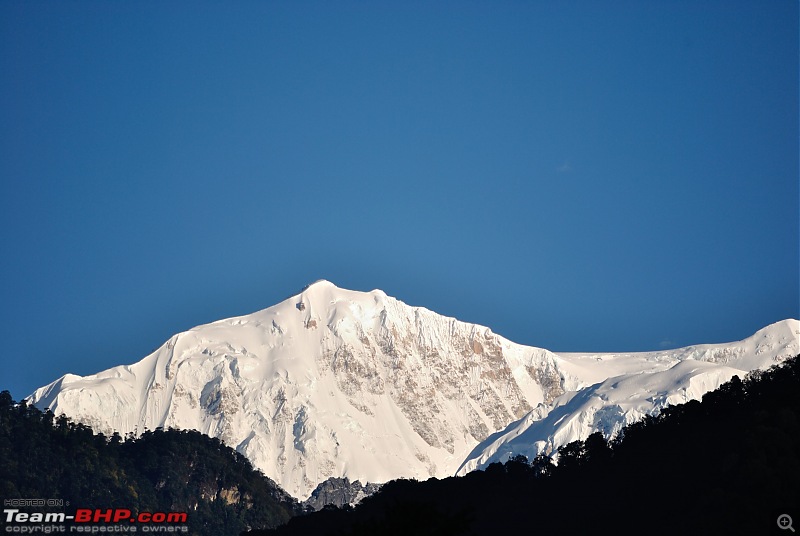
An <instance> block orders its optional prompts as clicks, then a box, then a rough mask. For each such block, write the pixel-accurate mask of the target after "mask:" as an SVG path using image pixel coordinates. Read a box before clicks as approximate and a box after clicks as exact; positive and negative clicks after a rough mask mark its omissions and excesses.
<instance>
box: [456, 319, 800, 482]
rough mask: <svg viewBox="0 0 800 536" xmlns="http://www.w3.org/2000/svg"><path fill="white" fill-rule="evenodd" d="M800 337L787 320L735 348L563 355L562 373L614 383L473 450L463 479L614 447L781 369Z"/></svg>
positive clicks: (570, 397)
mask: <svg viewBox="0 0 800 536" xmlns="http://www.w3.org/2000/svg"><path fill="white" fill-rule="evenodd" d="M798 335H800V323H798V321H796V320H784V321H781V322H777V323H775V324H772V325H771V326H768V327H766V328H764V329H762V330H759V331H758V332H757V333H756V334H754V335H753V336H752V337H749V338H747V339H745V340H743V341H739V342H733V343H726V344H717V345H710V344H708V345H700V346H690V347H687V348H680V349H677V350H670V351H664V352H651V353H640V354H620V355H615V354H594V355H593V354H562V355H561V356H560V357H561V358H562V359H564V360H565V361H566V362H567V363H568V364H566V363H562V364H561V368H562V369H565V370H571V371H572V372H573V373H574V374H576V375H578V376H580V377H583V378H591V377H594V378H595V379H596V378H599V377H600V376H597V374H598V373H600V375H601V376H602V373H603V372H608V373H611V374H614V375H612V376H611V377H608V378H606V379H603V380H602V381H599V382H598V383H595V384H593V385H589V386H586V387H584V388H582V389H579V390H576V391H569V392H566V393H564V394H563V395H561V396H560V397H558V398H556V399H555V400H554V401H553V403H552V404H550V405H544V404H542V405H540V406H537V407H536V408H534V409H533V410H532V411H531V412H529V413H528V414H527V415H525V417H523V418H522V419H520V420H518V421H516V422H513V423H511V424H510V425H509V426H507V427H506V428H505V430H503V431H502V432H499V433H496V434H493V435H492V436H491V437H489V438H487V439H486V440H485V441H483V442H481V444H479V445H478V446H477V447H475V449H474V450H473V451H472V453H471V454H470V455H469V456H468V457H467V459H466V460H465V461H464V463H463V464H462V465H461V467H459V469H458V472H457V474H465V473H467V472H469V471H472V470H474V469H480V468H484V467H486V466H487V465H489V464H491V463H493V462H498V461H499V462H505V461H506V460H508V459H510V458H511V457H513V456H515V455H517V454H523V455H525V456H527V457H528V458H530V459H533V458H534V457H535V456H536V455H538V454H542V453H543V454H548V455H551V454H553V453H554V452H555V450H556V449H558V447H560V446H562V445H566V444H568V443H570V442H571V441H575V440H579V439H580V440H583V439H586V438H587V437H589V435H590V434H591V433H592V432H596V431H599V432H602V433H603V435H604V436H605V437H606V438H609V439H610V438H612V437H614V436H615V435H616V433H617V432H619V430H620V429H622V427H623V426H625V425H628V424H631V423H633V422H636V421H638V420H640V419H641V418H642V417H644V416H645V415H654V414H657V413H658V412H659V411H660V410H661V409H662V408H664V407H666V406H671V405H674V404H681V403H684V402H688V401H689V400H699V399H700V398H702V396H703V395H704V394H705V393H707V392H709V391H712V390H714V389H716V388H717V387H719V386H720V385H722V384H723V383H725V382H727V381H728V380H730V379H731V378H732V377H733V376H740V377H744V376H745V375H746V373H747V372H749V371H751V370H755V369H765V368H767V367H769V366H770V365H772V364H775V363H780V362H783V361H784V360H786V359H788V358H789V357H791V356H793V355H795V354H797V352H798V349H800V345H798ZM640 360H644V363H639V361H640ZM623 371H625V372H623ZM620 372H622V373H621V374H619V373H620Z"/></svg>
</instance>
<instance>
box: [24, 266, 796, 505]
mask: <svg viewBox="0 0 800 536" xmlns="http://www.w3.org/2000/svg"><path fill="white" fill-rule="evenodd" d="M798 333H800V325H799V323H798V322H797V321H796V320H787V321H783V322H780V323H778V324H774V325H772V326H769V327H768V328H765V329H764V330H762V331H760V332H759V333H757V334H756V335H755V336H754V337H752V338H750V339H747V340H745V341H742V342H740V343H731V344H726V345H711V346H702V347H700V346H698V347H691V348H685V349H680V350H672V351H666V352H654V353H642V354H629V355H611V354H596V355H593V354H561V355H556V354H554V353H552V352H549V351H547V350H544V349H540V348H533V347H527V346H522V345H517V344H514V343H512V342H510V341H508V340H506V339H504V338H502V337H500V336H498V335H496V334H494V333H492V332H491V330H490V329H488V328H485V327H482V326H478V325H474V324H468V323H464V322H460V321H458V320H455V319H453V318H447V317H443V316H440V315H437V314H435V313H433V312H431V311H429V310H427V309H424V308H420V307H411V306H408V305H406V304H404V303H402V302H400V301H398V300H396V299H394V298H391V297H389V296H387V295H386V294H385V293H383V292H381V291H379V290H374V291H372V292H356V291H350V290H344V289H340V288H337V287H336V286H334V285H333V284H331V283H329V282H327V281H318V282H316V283H314V284H313V285H310V286H309V287H307V288H306V289H305V290H303V291H302V292H301V293H300V294H298V295H296V296H293V297H291V298H289V299H287V300H285V301H283V302H281V303H279V304H277V305H275V306H273V307H270V308H268V309H264V310H263V311H259V312H256V313H253V314H250V315H246V316H241V317H236V318H231V319H227V320H220V321H218V322H213V323H211V324H207V325H204V326H199V327H197V328H194V329H191V330H189V331H186V332H184V333H180V334H178V335H175V336H173V337H172V338H170V339H169V340H168V341H167V342H166V343H164V345H163V346H161V347H160V348H159V349H158V350H156V351H155V352H153V353H152V354H150V355H149V356H147V357H145V358H144V359H142V360H141V361H139V362H138V363H135V364H133V365H126V366H118V367H114V368H111V369H109V370H106V371H104V372H100V373H98V374H96V375H92V376H86V377H80V376H75V375H71V374H67V375H65V376H63V377H62V378H60V379H58V380H57V381H55V382H53V383H51V384H50V385H47V386H45V387H42V388H40V389H37V390H36V391H35V392H34V393H33V394H32V395H31V397H30V400H31V401H32V402H33V403H35V404H36V405H37V406H38V407H40V408H50V409H51V410H53V412H55V413H57V414H61V413H64V414H66V415H68V416H70V417H72V418H73V419H75V420H77V421H80V422H83V423H86V424H89V425H91V426H92V427H93V428H94V429H95V430H97V431H102V432H104V433H111V432H112V431H117V432H119V433H120V434H123V435H125V434H128V433H130V432H133V433H141V432H143V431H144V430H145V429H154V428H157V427H160V426H161V427H176V428H184V429H187V428H192V429H196V430H200V431H201V432H204V433H206V434H208V435H211V436H215V437H219V438H220V439H222V440H223V441H224V442H225V443H227V444H228V445H230V446H232V447H234V448H236V449H237V450H239V451H240V452H242V453H243V454H244V455H246V456H247V457H248V458H249V459H250V460H251V461H252V463H253V464H254V465H255V466H256V467H258V468H259V469H261V470H262V471H264V473H265V474H267V475H268V476H269V477H271V478H273V479H274V480H276V481H277V482H278V483H279V484H280V485H281V486H282V487H283V488H284V489H286V490H287V491H288V492H289V493H291V494H292V495H294V496H296V497H298V498H301V499H303V498H306V497H308V495H309V494H310V493H311V491H312V490H313V489H314V487H315V486H316V485H317V484H318V483H320V482H322V481H324V480H326V479H328V478H330V477H347V478H349V479H350V480H353V481H354V480H359V481H361V482H385V481H387V480H390V479H393V478H399V477H411V478H418V479H424V478H427V477H429V476H436V477H444V476H450V475H452V474H454V473H455V472H456V471H460V472H464V471H467V470H470V469H473V468H475V467H480V466H482V465H484V464H485V463H488V462H490V461H492V460H494V459H502V458H503V457H507V455H508V453H509V452H511V451H512V450H513V449H517V451H518V452H523V453H530V452H538V451H550V450H552V449H553V448H557V447H558V446H560V445H562V444H565V443H568V442H569V441H572V440H574V439H578V438H584V437H586V436H588V434H589V433H591V431H592V430H594V429H602V430H604V431H606V432H609V433H611V432H613V431H615V430H616V429H618V427H619V426H620V425H621V424H622V423H623V422H629V421H630V420H633V419H635V418H637V417H639V416H641V415H643V414H645V413H648V412H651V411H655V410H657V408H659V407H661V406H663V405H664V404H667V403H674V402H678V401H683V400H685V399H688V398H697V397H699V396H702V394H703V393H704V392H706V391H708V390H710V389H713V388H715V387H716V386H718V385H719V384H720V383H721V382H724V381H725V380H727V379H728V378H730V376H731V375H733V374H737V373H738V374H743V372H744V371H749V370H752V369H754V368H764V367H767V366H769V365H771V364H773V363H775V362H778V361H781V360H783V359H785V358H786V357H788V356H790V355H794V354H796V353H797V352H798V346H799V345H798ZM509 423H511V424H509Z"/></svg>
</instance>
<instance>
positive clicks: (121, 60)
mask: <svg viewBox="0 0 800 536" xmlns="http://www.w3.org/2000/svg"><path fill="white" fill-rule="evenodd" d="M0 181H1V182H0V222H2V225H1V226H0V255H1V256H0V292H1V293H2V294H1V295H0V300H1V301H0V303H2V306H1V307H2V309H0V311H1V313H2V318H0V337H2V345H3V350H2V353H0V360H1V361H0V366H2V371H3V372H2V374H0V380H1V381H0V389H9V390H10V391H11V393H12V395H13V396H14V397H15V398H21V397H23V396H26V395H27V394H29V393H30V392H31V391H32V390H33V389H34V388H36V387H38V386H41V385H44V384H46V383H48V382H50V381H53V380H55V379H56V378H58V377H59V376H61V375H62V374H64V373H66V372H73V373H77V374H89V373H94V372H98V371H100V370H103V369H106V368H108V367H111V366H114V365H118V364H125V363H132V362H134V361H137V360H139V359H140V358H142V357H143V356H144V355H146V354H147V353H149V352H150V351H152V350H153V349H155V348H156V347H158V346H159V345H160V344H161V343H162V342H164V340H166V339H167V338H168V337H169V336H170V335H172V334H174V333H176V332H178V331H182V330H185V329H188V328H191V327H193V326H195V325H198V324H202V323H206V322H210V321H214V320H217V319H220V318H225V317H229V316H236V315H240V314H246V313H250V312H253V311H255V310H259V309H262V308H265V307H268V306H270V305H273V304H275V303H277V302H278V301H280V300H282V299H284V298H286V297H287V296H289V295H292V294H294V293H296V292H298V291H299V290H300V289H301V287H303V286H304V285H305V284H307V283H310V282H312V281H314V280H316V279H320V278H324V279H329V280H331V281H332V282H334V283H335V284H337V285H338V286H340V287H345V288H351V289H357V290H371V289H373V288H381V289H383V290H384V291H386V292H387V293H388V294H389V295H392V296H395V297H397V298H399V299H401V300H403V301H405V302H406V303H409V304H411V305H422V306H425V307H427V308H429V309H432V310H434V311H437V312H439V313H442V314H446V315H449V316H455V317H456V318H459V319H461V320H465V321H470V322H476V323H480V324H483V325H487V326H489V327H491V328H492V330H493V331H495V332H496V333H499V334H501V335H503V336H505V337H507V338H509V339H511V340H513V341H515V342H519V343H524V344H530V345H535V346H540V347H545V348H549V349H551V350H555V351H615V350H620V351H621V350H626V351H627V350H656V349H660V348H665V347H679V346H686V345H690V344H695V343H703V342H725V341H731V340H739V339H742V338H744V337H747V336H749V335H750V334H752V333H753V332H755V331H756V330H758V329H760V328H761V327H764V326H765V325H767V324H770V323H773V322H776V321H778V320H781V319H784V318H789V317H794V318H796V317H798V294H799V293H800V289H799V288H798V287H799V280H800V278H799V277H798V255H799V254H798V247H799V246H798V244H799V243H800V238H799V236H798V235H799V233H800V231H798V229H799V225H798V213H799V211H800V210H799V208H798V203H800V201H799V200H800V193H799V192H798V183H799V180H798V2H797V1H796V0H771V1H769V2H764V1H762V0H753V1H748V2H743V1H732V0H723V1H713V0H711V1H703V2H697V1H694V0H691V1H685V2H682V1H664V2H661V1H659V2H655V1H652V2H642V1H639V0H636V1H631V2H624V1H616V0H615V1H608V2H599V1H586V2H570V1H537V2H494V1H492V2H489V1H486V2H469V1H467V2H414V1H406V0H404V1H402V2H391V3H389V2H305V1H300V2H230V1H228V2H209V3H202V2H182V1H174V2H101V1H93V2H83V1H71V2H55V1H52V2H45V1H35V2H30V1H3V2H1V3H0Z"/></svg>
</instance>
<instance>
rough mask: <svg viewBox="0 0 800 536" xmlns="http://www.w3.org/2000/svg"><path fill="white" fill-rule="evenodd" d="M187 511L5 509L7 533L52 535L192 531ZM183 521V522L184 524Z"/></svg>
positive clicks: (5, 529) (5, 530) (4, 516)
mask: <svg viewBox="0 0 800 536" xmlns="http://www.w3.org/2000/svg"><path fill="white" fill-rule="evenodd" d="M187 517H188V516H187V514H186V512H138V513H134V512H132V511H130V510H128V509H127V508H108V509H99V508H94V509H92V508H78V509H77V510H75V513H74V514H72V515H67V514H66V513H65V512H23V511H21V510H20V509H19V508H4V509H3V518H4V521H5V528H4V532H6V533H17V534H36V533H39V534H51V533H62V532H90V533H95V534H96V533H101V532H102V533H106V532H117V533H124V532H189V528H188V527H187V526H186V525H185V523H186V520H187ZM182 523H183V525H182Z"/></svg>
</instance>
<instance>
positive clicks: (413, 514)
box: [251, 358, 800, 536]
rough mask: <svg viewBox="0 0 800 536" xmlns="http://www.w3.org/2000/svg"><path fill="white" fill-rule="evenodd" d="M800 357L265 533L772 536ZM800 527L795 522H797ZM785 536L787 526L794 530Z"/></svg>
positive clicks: (797, 443) (789, 456)
mask: <svg viewBox="0 0 800 536" xmlns="http://www.w3.org/2000/svg"><path fill="white" fill-rule="evenodd" d="M799 419H800V371H799V370H798V358H793V359H791V360H788V361H787V362H785V363H784V364H783V365H782V366H779V367H773V368H772V369H770V370H768V371H765V372H757V373H751V374H750V375H749V376H748V377H747V379H745V380H743V381H742V380H740V379H739V378H736V377H735V378H734V379H733V380H732V381H731V382H729V383H727V384H725V385H723V386H722V387H721V388H720V389H718V390H717V391H714V392H711V393H708V394H707V395H706V396H705V397H703V400H702V402H697V401H694V402H690V403H687V404H683V405H680V406H674V407H670V408H668V409H666V410H664V411H663V412H662V413H661V414H660V415H658V416H656V417H648V418H646V419H644V420H643V421H641V422H639V423H636V424H634V425H632V426H629V427H627V428H625V429H624V431H623V432H622V433H621V434H620V435H619V437H617V438H616V439H615V440H614V441H613V442H612V443H611V444H608V443H607V442H606V441H605V440H604V439H603V437H602V436H600V435H599V434H595V435H592V436H590V437H589V438H588V439H587V440H586V441H578V442H574V443H570V444H569V445H566V446H565V447H563V448H562V449H561V450H560V451H559V465H558V466H554V465H553V464H552V463H551V462H550V459H549V458H546V457H537V458H536V459H535V460H530V461H529V460H526V459H525V458H524V457H519V458H515V459H513V460H511V461H509V462H507V463H506V464H505V465H500V464H493V465H491V466H489V467H488V468H487V470H486V471H475V472H473V473H470V474H468V475H466V476H465V477H461V478H448V479H444V480H436V479H431V480H428V481H425V482H415V481H408V480H402V481H395V482H390V483H389V484H386V485H385V486H384V487H383V488H382V489H381V491H380V492H378V493H377V494H375V495H373V496H372V497H369V498H367V499H365V500H364V501H363V502H362V503H361V504H360V505H359V506H358V507H356V508H355V509H352V508H345V509H337V508H333V507H328V508H326V509H324V510H322V511H320V512H318V513H315V514H311V515H307V516H301V517H296V518H293V519H292V520H291V521H290V522H289V524H288V525H286V526H284V527H280V528H278V529H275V530H270V531H254V532H253V533H251V534H252V535H253V536H255V535H256V534H259V535H265V534H270V535H275V536H284V535H304V536H305V535H311V534H319V535H323V534H331V535H374V534H380V535H408V534H415V535H423V534H430V535H434V534H435V535H460V534H464V535H494V534H509V535H510V534H748V535H750V534H770V533H780V532H781V529H779V528H778V527H777V525H776V519H777V516H778V515H779V514H780V513H786V512H792V511H793V510H792V509H793V508H797V505H798V504H800V494H799V493H798V489H800V448H799V447H800V421H799ZM797 522H798V520H797V518H796V517H795V523H797ZM784 533H785V531H784Z"/></svg>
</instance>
